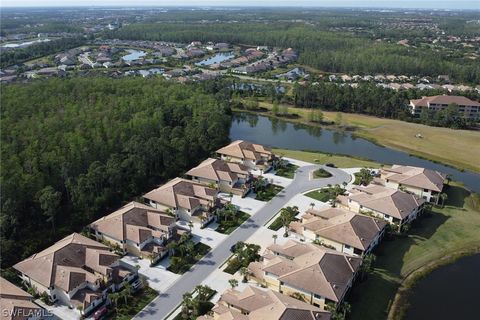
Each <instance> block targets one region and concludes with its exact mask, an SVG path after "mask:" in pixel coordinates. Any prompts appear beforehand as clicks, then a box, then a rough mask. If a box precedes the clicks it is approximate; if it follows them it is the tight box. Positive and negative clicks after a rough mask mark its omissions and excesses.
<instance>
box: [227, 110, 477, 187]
mask: <svg viewBox="0 0 480 320" xmlns="http://www.w3.org/2000/svg"><path fill="white" fill-rule="evenodd" d="M230 139H232V140H236V139H244V140H248V141H252V142H256V143H260V144H264V145H267V146H273V147H278V148H284V149H294V150H312V151H321V152H327V153H337V154H345V155H352V156H359V157H362V158H366V159H370V160H373V161H376V162H380V163H384V164H403V165H412V166H418V167H424V168H429V169H432V170H437V171H440V172H443V173H446V174H451V175H452V177H453V180H456V181H460V182H463V183H464V184H465V186H466V187H467V188H469V189H470V190H472V191H475V192H477V193H480V174H477V173H474V172H471V171H463V172H462V171H460V170H457V169H454V168H451V167H448V166H445V165H442V164H438V163H435V162H432V161H429V160H424V159H421V158H418V157H415V156H410V155H409V154H408V153H405V152H402V151H397V150H393V149H389V148H386V147H382V146H378V145H376V144H374V143H372V142H370V141H368V140H365V139H361V138H355V137H354V136H352V135H351V134H350V133H348V132H339V131H335V130H329V129H324V128H319V127H309V126H305V125H300V124H293V123H289V122H286V121H283V120H278V119H273V118H272V119H270V118H268V117H265V116H257V115H252V114H247V113H235V115H234V117H233V120H232V127H231V129H230ZM472 147H473V146H472ZM475 147H480V146H475ZM477 160H478V159H477ZM472 161H474V160H473V159H472Z"/></svg>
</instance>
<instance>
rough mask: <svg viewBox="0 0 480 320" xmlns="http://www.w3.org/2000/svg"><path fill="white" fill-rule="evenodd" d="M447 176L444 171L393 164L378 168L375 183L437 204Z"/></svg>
mask: <svg viewBox="0 0 480 320" xmlns="http://www.w3.org/2000/svg"><path fill="white" fill-rule="evenodd" d="M446 178H447V176H446V175H445V174H444V173H441V172H438V171H435V170H430V169H425V168H420V167H412V166H403V165H393V166H392V167H390V168H387V167H384V168H382V169H381V170H380V179H376V180H375V181H376V183H379V184H381V185H384V186H386V187H388V188H393V189H398V190H404V191H406V192H410V193H414V194H416V195H418V196H419V197H421V198H423V199H425V200H426V201H428V202H432V203H435V204H438V202H439V199H440V198H439V195H440V193H442V191H443V187H444V182H445V180H446Z"/></svg>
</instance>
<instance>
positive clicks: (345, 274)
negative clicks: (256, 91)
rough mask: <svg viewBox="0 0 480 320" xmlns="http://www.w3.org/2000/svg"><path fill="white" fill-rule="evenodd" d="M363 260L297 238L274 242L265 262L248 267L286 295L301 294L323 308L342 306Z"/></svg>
mask: <svg viewBox="0 0 480 320" xmlns="http://www.w3.org/2000/svg"><path fill="white" fill-rule="evenodd" d="M361 263H362V259H361V258H360V257H356V256H351V255H348V254H345V253H341V252H337V251H335V250H332V249H328V248H325V247H322V246H318V245H314V244H311V243H301V242H297V241H293V240H289V241H287V242H286V243H285V244H283V245H279V244H273V245H271V246H269V247H268V248H267V249H266V250H265V252H264V253H263V255H262V258H261V261H259V262H252V263H251V264H250V265H249V266H248V270H249V272H250V274H251V278H252V279H254V280H256V281H257V282H259V283H260V284H263V285H265V286H267V287H268V288H270V289H272V290H275V291H278V292H280V293H283V294H286V295H292V294H300V295H301V296H302V297H303V299H304V300H305V301H306V302H308V303H310V304H312V305H314V306H318V307H320V308H322V309H325V305H326V304H327V303H331V304H334V305H336V306H338V305H339V304H341V303H342V301H343V299H344V298H345V295H346V293H347V292H348V290H349V289H350V288H351V286H352V285H353V282H354V280H355V277H356V275H357V272H358V270H359V268H360V265H361Z"/></svg>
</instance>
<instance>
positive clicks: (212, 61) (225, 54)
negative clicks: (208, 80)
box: [195, 52, 235, 66]
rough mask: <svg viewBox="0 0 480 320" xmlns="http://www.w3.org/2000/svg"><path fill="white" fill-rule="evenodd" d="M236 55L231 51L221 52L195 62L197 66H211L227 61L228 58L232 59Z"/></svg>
mask: <svg viewBox="0 0 480 320" xmlns="http://www.w3.org/2000/svg"><path fill="white" fill-rule="evenodd" d="M233 57H235V55H234V54H233V53H231V52H220V53H217V54H216V55H214V56H213V57H210V58H208V59H205V60H202V61H200V62H198V63H195V65H197V66H210V65H212V64H215V63H220V62H223V61H226V60H228V59H232V58H233Z"/></svg>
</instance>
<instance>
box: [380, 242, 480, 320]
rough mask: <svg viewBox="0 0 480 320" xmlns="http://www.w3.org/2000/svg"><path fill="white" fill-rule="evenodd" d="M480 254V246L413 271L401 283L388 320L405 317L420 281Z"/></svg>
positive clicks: (398, 319) (400, 319) (434, 261)
mask: <svg viewBox="0 0 480 320" xmlns="http://www.w3.org/2000/svg"><path fill="white" fill-rule="evenodd" d="M479 253H480V246H479V247H478V248H471V249H468V250H464V251H460V252H457V253H453V254H449V255H447V256H444V257H442V258H440V259H437V260H433V261H431V262H429V263H427V264H425V265H423V266H421V267H419V268H417V269H415V270H413V271H411V272H410V273H409V274H408V275H407V276H406V277H405V278H404V279H403V280H402V282H401V283H400V286H399V287H398V289H397V292H396V294H395V297H394V299H393V302H392V305H391V306H390V309H389V310H388V317H387V320H402V319H404V317H405V314H406V311H407V309H408V307H409V305H410V304H409V297H410V294H411V292H412V290H413V289H414V288H415V285H416V284H417V283H418V281H420V280H422V279H423V278H425V277H426V276H428V275H429V274H430V273H431V272H433V271H435V270H436V269H438V268H441V267H444V266H447V265H450V264H453V263H455V262H457V260H459V259H461V258H464V257H468V256H474V255H476V254H479Z"/></svg>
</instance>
